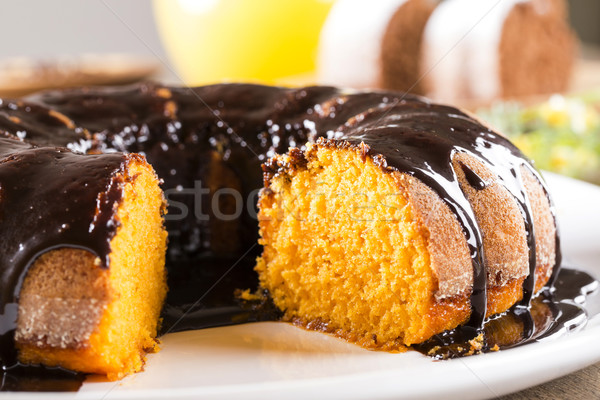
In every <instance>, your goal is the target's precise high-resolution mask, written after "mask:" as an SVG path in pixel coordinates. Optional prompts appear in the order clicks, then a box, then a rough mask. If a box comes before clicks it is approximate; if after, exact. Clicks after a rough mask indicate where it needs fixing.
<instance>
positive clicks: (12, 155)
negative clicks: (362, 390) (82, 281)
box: [0, 138, 126, 370]
mask: <svg viewBox="0 0 600 400" xmlns="http://www.w3.org/2000/svg"><path fill="white" fill-rule="evenodd" d="M125 159H126V156H124V155H122V154H106V155H81V154H74V153H72V152H71V151H70V150H68V149H66V148H59V147H34V146H32V145H30V144H27V143H23V142H20V141H18V140H16V139H11V138H0V199H1V201H0V218H1V219H2V223H1V224H0V235H1V236H2V238H3V239H2V242H1V244H0V311H1V313H0V363H1V365H2V369H4V370H6V369H9V368H11V367H13V366H16V365H17V364H16V352H15V349H14V345H13V338H14V331H15V328H16V317H17V302H18V297H19V290H20V287H21V284H22V282H23V279H24V277H25V274H26V273H27V270H28V268H29V266H30V265H31V264H32V263H33V261H34V260H35V259H36V258H37V257H38V256H39V255H40V254H42V253H44V252H46V251H48V250H51V249H54V248H58V247H73V248H82V249H86V250H89V251H91V252H92V253H94V254H96V255H97V256H98V257H99V259H100V263H101V265H102V266H103V267H104V268H107V267H108V264H109V260H108V256H109V253H110V240H111V239H112V237H113V236H114V234H115V232H116V228H117V225H118V221H117V220H116V218H115V217H116V206H118V204H119V203H120V200H121V194H122V193H121V188H122V185H121V183H122V182H121V181H120V180H119V179H120V178H119V177H117V176H116V175H117V174H118V173H120V172H122V171H123V166H124V161H125ZM99 193H100V194H101V195H100V196H98V194H99Z"/></svg>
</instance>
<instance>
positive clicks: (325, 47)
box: [318, 0, 575, 103]
mask: <svg viewBox="0 0 600 400" xmlns="http://www.w3.org/2000/svg"><path fill="white" fill-rule="evenodd" d="M574 57H575V38H574V35H573V33H572V32H571V30H570V28H569V26H568V22H567V12H566V5H565V2H564V1H563V0H507V1H504V0H503V1H500V2H497V1H493V0H483V1H482V0H445V1H442V2H439V1H435V0H386V1H379V2H374V3H368V4H367V3H364V2H361V1H359V0H340V1H338V2H336V4H335V5H334V7H333V8H332V11H331V13H330V15H329V16H328V19H327V21H326V23H325V25H324V28H323V31H322V33H321V39H320V45H319V60H318V79H319V82H320V83H322V84H334V85H341V86H349V87H359V88H385V89H394V90H403V91H410V92H413V93H416V94H423V95H426V96H428V97H429V98H431V99H433V100H436V101H444V102H456V101H461V102H468V103H472V102H473V101H477V102H489V101H491V100H493V99H495V98H515V97H523V96H531V95H538V94H547V93H553V92H564V91H565V90H566V89H567V88H568V84H569V78H570V75H571V70H572V67H573V62H574Z"/></svg>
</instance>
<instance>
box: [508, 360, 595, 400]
mask: <svg viewBox="0 0 600 400" xmlns="http://www.w3.org/2000/svg"><path fill="white" fill-rule="evenodd" d="M500 399H501V400H523V399H528V400H529V399H540V400H571V399H581V400H584V399H585V400H587V399H590V400H591V399H600V363H598V364H595V365H592V366H591V367H588V368H585V369H582V370H581V371H577V372H574V373H572V374H570V375H567V376H564V377H562V378H558V379H555V380H553V381H550V382H548V383H545V384H543V385H539V386H535V387H532V388H529V389H526V390H523V391H521V392H517V393H514V394H511V395H508V396H503V397H500Z"/></svg>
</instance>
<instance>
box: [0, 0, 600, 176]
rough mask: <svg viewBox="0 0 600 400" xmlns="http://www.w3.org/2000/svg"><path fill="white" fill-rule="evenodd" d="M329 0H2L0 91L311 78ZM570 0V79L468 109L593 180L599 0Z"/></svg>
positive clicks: (598, 146)
mask: <svg viewBox="0 0 600 400" xmlns="http://www.w3.org/2000/svg"><path fill="white" fill-rule="evenodd" d="M334 2H335V0H285V1H283V0H153V1H147V0H127V1H120V0H88V1H80V0H53V1H51V2H50V1H45V0H20V1H7V0H4V1H3V2H2V3H1V4H2V13H1V14H0V23H1V26H2V30H3V33H4V34H3V37H4V40H3V43H2V46H0V96H3V97H7V96H9V97H14V96H20V95H23V94H26V93H28V92H31V91H35V90H38V89H41V88H47V87H53V86H54V87H66V86H77V85H84V84H120V83H128V82H133V81H137V80H141V79H148V78H152V79H158V80H161V81H164V82H166V83H170V84H191V85H194V84H203V83H210V82H216V81H220V80H221V79H222V77H228V78H230V79H232V80H246V81H247V80H252V81H255V82H263V83H269V84H291V85H294V84H310V83H314V79H313V77H312V76H311V73H314V69H315V62H316V53H317V50H316V46H317V42H318V38H319V33H320V30H321V27H322V26H323V23H324V21H325V19H326V17H327V15H328V13H329V11H330V9H331V7H332V5H333V4H334ZM568 8H569V18H570V23H571V26H572V27H573V28H574V30H575V31H576V33H577V35H578V36H579V39H580V41H581V45H580V47H579V51H578V53H579V55H578V61H577V67H576V69H575V74H574V75H573V81H574V85H573V87H572V89H571V90H570V91H568V92H567V93H566V94H565V93H563V94H561V95H555V96H552V97H550V96H545V97H543V98H535V99H534V100H531V101H529V100H528V101H527V102H524V103H523V104H520V103H516V102H505V101H502V102H497V103H494V104H491V105H489V104H488V105H487V106H486V107H474V108H473V111H475V112H477V113H479V114H480V115H481V116H483V117H484V118H485V119H487V120H489V121H491V122H492V124H493V125H495V126H496V127H497V128H499V129H500V130H502V131H503V132H505V133H506V134H508V135H509V136H510V137H511V138H512V139H513V140H514V141H515V142H516V143H517V145H518V146H519V147H521V149H522V150H523V151H524V152H525V153H526V154H527V155H529V156H530V157H531V158H533V159H534V160H535V161H536V162H537V165H538V167H540V168H542V169H548V170H552V171H556V172H559V173H563V174H566V175H570V176H573V177H576V178H580V179H585V180H588V181H590V182H594V183H600V23H598V21H600V1H599V0H569V1H568ZM239 43H244V45H243V46H242V47H240V46H239ZM236 46H237V47H236ZM234 47H236V49H235V50H232V49H233V48H234ZM84 54H85V55H87V56H85V57H82V55H84ZM248 60H253V62H252V63H251V62H248ZM256 60H260V62H255V61H256Z"/></svg>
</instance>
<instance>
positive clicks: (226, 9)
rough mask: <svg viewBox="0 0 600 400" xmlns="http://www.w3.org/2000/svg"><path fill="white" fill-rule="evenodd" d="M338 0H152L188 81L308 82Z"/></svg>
mask: <svg viewBox="0 0 600 400" xmlns="http://www.w3.org/2000/svg"><path fill="white" fill-rule="evenodd" d="M333 2H334V0H154V13H155V18H156V21H157V25H158V30H159V32H160V35H161V37H162V40H163V43H164V45H165V48H166V50H167V53H168V55H169V57H170V58H171V61H172V62H173V64H174V65H175V67H176V68H177V70H178V74H179V75H180V77H181V78H182V79H183V80H184V81H185V83H187V84H189V85H201V84H210V83H216V82H238V81H243V82H256V83H265V84H287V85H294V84H299V85H302V84H310V83H313V82H312V76H313V74H314V70H315V61H316V56H317V45H318V40H319V33H320V30H321V28H322V26H323V23H324V22H325V18H326V17H327V13H328V12H329V10H330V8H331V6H332V4H333Z"/></svg>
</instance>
